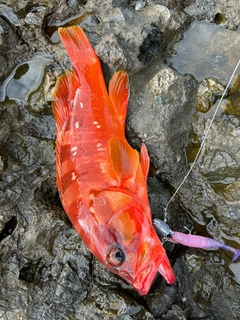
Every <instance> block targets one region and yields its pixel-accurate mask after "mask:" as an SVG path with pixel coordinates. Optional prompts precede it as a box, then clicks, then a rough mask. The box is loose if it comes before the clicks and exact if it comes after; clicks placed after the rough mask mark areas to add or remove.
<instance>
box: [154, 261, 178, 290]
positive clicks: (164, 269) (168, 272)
mask: <svg viewBox="0 0 240 320" xmlns="http://www.w3.org/2000/svg"><path fill="white" fill-rule="evenodd" d="M158 272H159V273H160V274H161V275H162V276H163V278H164V279H165V280H166V281H167V283H168V284H174V282H175V281H176V278H175V275H174V272H173V269H172V266H171V264H170V262H169V260H168V258H167V256H164V257H163V259H162V260H161V263H160V265H159V267H158Z"/></svg>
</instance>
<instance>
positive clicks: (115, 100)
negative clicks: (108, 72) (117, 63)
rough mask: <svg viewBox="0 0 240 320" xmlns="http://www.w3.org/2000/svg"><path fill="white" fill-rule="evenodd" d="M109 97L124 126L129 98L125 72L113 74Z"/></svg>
mask: <svg viewBox="0 0 240 320" xmlns="http://www.w3.org/2000/svg"><path fill="white" fill-rule="evenodd" d="M109 97H110V99H111V101H112V104H113V106H114V110H115V112H116V114H117V115H118V119H119V120H120V123H121V124H122V125H123V126H124V124H125V119H126V114H127V106H128V98H129V83H128V76H127V74H126V72H125V71H123V70H121V71H118V72H116V73H114V74H113V76H112V78H111V80H110V82H109Z"/></svg>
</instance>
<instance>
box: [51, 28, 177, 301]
mask: <svg viewBox="0 0 240 320" xmlns="http://www.w3.org/2000/svg"><path fill="white" fill-rule="evenodd" d="M59 35H60V37H61V40H62V42H63V44H64V46H65V48H66V50H67V53H68V55H69V58H70V60H71V63H72V65H73V68H74V71H69V72H67V74H66V75H63V76H61V77H60V78H59V79H58V81H57V84H56V87H55V90H54V93H53V106H54V113H55V119H56V125H57V133H56V135H57V137H56V174H57V186H58V189H59V192H60V197H61V201H62V204H63V207H64V209H65V211H66V213H67V215H68V217H69V219H70V220H71V222H72V224H73V226H74V228H75V229H76V231H77V232H78V233H79V235H80V236H81V238H82V239H83V241H84V242H85V244H86V245H87V247H88V249H89V250H90V251H91V252H92V253H93V255H94V256H95V257H96V258H97V259H99V260H100V261H101V262H102V263H103V264H104V265H105V266H106V267H107V268H108V269H109V270H111V271H112V272H113V273H115V274H117V275H119V276H121V277H122V278H124V279H125V280H126V281H127V282H128V283H130V284H131V285H132V286H133V287H134V288H135V289H136V290H137V291H138V292H139V294H140V295H145V294H147V293H148V291H149V289H150V287H151V284H152V282H153V280H154V278H155V276H156V273H157V271H159V272H160V273H161V274H162V276H163V277H164V278H165V279H166V281H167V282H168V283H169V284H172V283H174V281H175V277H174V273H173V270H172V267H171V265H170V263H169V260H168V258H167V255H166V252H165V250H164V248H163V247H162V244H161V242H160V240H159V238H158V236H157V234H156V232H155V230H154V228H153V225H152V216H151V211H150V207H149V202H148V193H147V184H146V179H147V175H148V169H149V157H148V154H147V149H146V147H145V145H144V144H143V145H142V148H141V152H140V155H139V153H138V152H137V151H136V150H134V149H133V148H131V146H130V145H129V144H128V142H127V140H126V138H125V133H124V127H125V119H126V113H127V105H128V96H129V85H128V77H127V74H126V73H125V72H124V71H119V72H117V73H115V74H114V75H113V77H112V79H111V80H110V83H109V88H108V92H107V89H106V86H105V82H104V78H103V74H102V69H101V65H100V62H99V59H98V57H97V55H96V54H95V52H94V50H93V48H92V46H91V44H90V43H89V41H88V39H87V37H86V35H85V34H84V32H83V30H82V29H81V28H79V27H69V28H66V29H64V28H60V29H59Z"/></svg>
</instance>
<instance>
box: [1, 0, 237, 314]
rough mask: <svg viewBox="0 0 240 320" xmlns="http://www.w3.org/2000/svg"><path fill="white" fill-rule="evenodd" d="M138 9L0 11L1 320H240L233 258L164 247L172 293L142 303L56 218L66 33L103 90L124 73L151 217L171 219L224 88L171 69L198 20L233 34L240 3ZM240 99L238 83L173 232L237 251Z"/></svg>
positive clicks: (62, 217) (130, 131)
mask: <svg viewBox="0 0 240 320" xmlns="http://www.w3.org/2000/svg"><path fill="white" fill-rule="evenodd" d="M137 4H138V7H137V8H141V10H136V7H135V5H136V3H135V2H134V1H127V0H119V1H118V0H103V1H99V2H98V4H97V5H96V1H94V0H79V1H77V0H69V1H60V2H59V1H55V0H48V1H45V0H42V1H41V2H39V1H35V0H33V1H23V0H16V1H13V0H2V1H1V4H0V85H1V87H0V100H1V102H0V257H1V260H0V274H1V277H0V288H1V290H0V319H3V320H18V319H19V320H20V319H21V320H25V319H44V320H50V319H51V320H52V319H104V320H105V319H109V320H110V319H119V320H123V319H148V320H149V319H169V320H170V319H171V320H175V319H176V320H177V319H212V320H215V319H218V320H225V319H229V320H235V319H239V318H240V306H239V300H240V274H239V263H240V262H239V261H237V262H235V263H231V258H232V256H231V254H229V253H226V252H225V251H202V250H197V249H188V248H183V247H181V246H178V245H173V244H171V243H169V242H168V243H165V246H166V249H167V252H168V254H169V257H170V259H171V262H172V264H173V267H174V270H175V273H176V277H177V282H176V284H175V285H174V286H168V285H166V283H165V282H164V281H163V279H162V278H161V277H160V276H159V277H158V278H157V279H156V281H155V283H154V284H153V286H152V288H151V290H150V292H149V294H148V295H147V296H145V297H140V296H138V294H137V293H136V292H135V291H134V290H133V289H132V288H131V287H130V286H129V285H127V284H126V283H125V282H124V281H123V280H122V279H120V278H118V277H117V276H115V275H113V274H111V273H110V272H109V271H108V270H106V268H105V267H103V266H102V265H101V264H100V263H99V262H98V261H96V260H95V258H94V257H93V256H92V255H91V254H90V253H89V251H88V250H87V249H86V247H85V245H84V243H83V242H82V241H81V239H80V238H79V236H78V235H77V234H76V232H75V231H74V229H73V228H72V226H71V224H70V222H69V221H68V219H67V216H66V214H65V213H64V211H63V209H62V207H61V203H60V200H59V197H58V192H57V188H56V182H55V158H54V157H55V154H54V153H55V150H54V148H55V143H54V139H55V122H54V118H53V112H52V106H51V92H52V90H53V87H54V85H55V82H56V80H57V78H58V77H59V76H60V75H61V74H62V73H63V72H64V71H65V70H66V69H68V68H70V67H71V64H70V62H69V59H68V58H67V56H66V52H65V50H64V48H63V46H62V44H61V43H60V42H58V41H59V38H58V35H57V28H58V27H59V26H67V25H74V24H79V25H81V26H82V27H83V28H84V30H85V32H86V34H87V35H88V37H89V39H90V41H91V43H92V45H93V46H94V48H95V50H96V52H97V54H98V56H99V57H100V59H101V61H102V65H103V71H104V74H105V77H106V81H108V80H109V79H110V77H111V74H112V73H113V72H114V71H116V70H120V69H125V70H127V72H128V73H129V76H130V85H131V97H130V102H129V112H128V118H127V127H126V132H127V136H128V139H129V142H130V143H131V144H132V146H134V147H136V148H138V149H139V147H140V145H141V143H142V142H143V141H144V142H145V144H146V146H147V148H148V151H149V155H150V157H151V163H152V168H151V172H150V177H149V199H150V203H151V207H152V212H153V216H154V217H161V218H162V217H163V210H164V207H165V206H166V204H167V202H168V200H169V199H170V197H171V194H170V192H173V191H174V190H175V189H176V188H177V187H178V186H179V184H180V183H181V181H182V179H183V178H184V176H185V174H186V173H187V171H188V169H189V163H191V162H192V161H193V158H194V155H195V154H196V152H197V150H198V148H199V145H200V143H201V141H202V139H203V136H204V130H206V127H207V126H208V124H209V122H210V119H211V116H212V115H213V112H214V110H215V108H216V103H217V100H218V98H219V96H220V94H221V92H222V90H223V87H222V84H221V83H220V79H217V77H216V75H215V79H204V80H203V81H202V82H201V83H200V82H197V81H196V80H195V79H194V77H193V76H190V75H181V74H179V73H178V72H177V71H176V70H174V69H173V68H171V64H170V58H171V56H172V55H174V54H175V53H176V52H175V51H174V44H175V43H176V42H177V41H179V40H181V39H182V34H183V32H184V31H185V30H186V29H187V28H188V27H189V26H190V24H191V22H192V21H193V20H194V19H195V20H199V21H201V20H203V19H207V20H208V21H210V22H211V23H216V24H217V25H218V24H221V25H223V26H225V27H227V28H229V29H232V30H235V29H236V27H237V26H238V24H239V22H240V21H239V20H240V16H239V11H240V5H239V2H238V1H237V0H232V1H228V3H227V4H226V1H221V0H215V1H207V0H205V1H198V0H197V1H191V0H188V1H180V2H179V1H172V0H165V1H160V0H155V1H154V0H149V1H147V2H146V3H145V6H144V7H143V6H142V5H141V1H138V2H137ZM142 7H143V8H142ZM206 50H207V48H206ZM186 59H187V58H186ZM207 62H208V61H206V64H207ZM201 63H202V62H201ZM232 68H234V66H232ZM230 76H231V71H229V78H230ZM204 81H205V82H204ZM238 99H239V80H237V81H236V79H235V84H234V86H233V87H232V89H231V90H230V92H229V94H228V95H227V96H225V99H224V102H223V105H222V107H221V109H220V111H219V112H218V113H217V117H216V119H215V121H214V123H213V126H212V128H211V130H210V132H209V135H208V137H207V138H206V144H205V147H204V149H203V151H202V153H201V155H200V158H199V160H198V162H197V165H196V166H195V167H194V170H193V171H192V173H191V174H190V175H189V177H188V179H187V181H186V182H185V184H184V185H183V186H182V188H181V189H180V191H179V192H178V194H177V197H176V198H175V199H174V201H172V202H171V203H170V204H169V207H168V216H167V218H168V222H169V225H170V226H171V228H172V229H173V230H179V231H184V230H185V229H184V226H185V227H187V228H188V229H190V230H192V231H193V233H198V234H201V235H205V236H212V237H214V238H216V239H218V240H224V241H226V242H227V243H228V244H230V245H234V246H235V247H239V246H240V233H239V227H240V203H239V190H240V189H239V178H240V170H239V162H240V151H239V150H240V149H239V145H240V129H239V127H240V124H239V113H238V112H239V111H238V109H237V107H238ZM238 140H239V141H238ZM169 190H170V192H169Z"/></svg>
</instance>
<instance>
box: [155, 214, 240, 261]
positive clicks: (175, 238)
mask: <svg viewBox="0 0 240 320" xmlns="http://www.w3.org/2000/svg"><path fill="white" fill-rule="evenodd" d="M153 226H154V228H155V229H156V231H157V233H159V234H160V236H161V237H164V238H166V237H167V236H169V235H170V236H171V237H172V238H170V239H169V240H170V241H172V242H175V243H180V244H182V245H184V246H188V247H193V248H201V249H225V250H228V251H230V252H232V253H233V254H234V256H233V259H232V261H235V260H237V259H238V258H239V257H240V249H236V248H233V247H231V246H228V245H227V244H225V243H221V242H219V241H217V240H214V239H211V238H206V237H203V236H196V235H193V234H190V233H188V234H186V233H182V232H177V231H176V232H174V231H172V230H171V229H170V228H169V226H168V224H167V223H166V222H164V221H162V220H159V219H154V220H153Z"/></svg>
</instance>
